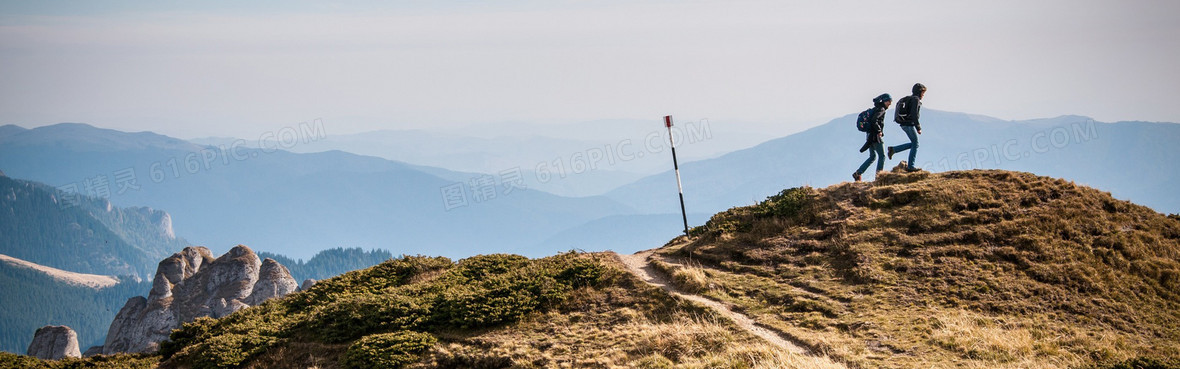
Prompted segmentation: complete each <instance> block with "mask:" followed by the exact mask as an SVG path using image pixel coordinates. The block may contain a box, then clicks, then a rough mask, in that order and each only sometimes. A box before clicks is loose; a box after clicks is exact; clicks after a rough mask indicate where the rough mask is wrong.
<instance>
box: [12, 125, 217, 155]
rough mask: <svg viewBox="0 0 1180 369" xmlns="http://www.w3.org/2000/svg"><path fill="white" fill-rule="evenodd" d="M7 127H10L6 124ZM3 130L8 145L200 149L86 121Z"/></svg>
mask: <svg viewBox="0 0 1180 369" xmlns="http://www.w3.org/2000/svg"><path fill="white" fill-rule="evenodd" d="M5 127H8V126H5ZM13 127H15V128H5V129H0V143H3V144H4V145H5V146H37V145H44V144H53V145H55V146H56V147H58V148H70V149H75V150H79V151H119V150H140V149H145V148H163V149H174V150H185V151H199V150H200V148H201V147H200V146H197V145H195V144H192V143H190V142H188V141H184V140H181V139H177V138H172V137H168V136H164V135H161V134H157V133H154V132H150V131H144V132H123V131H118V130H113V129H106V128H99V127H95V126H92V125H90V124H86V123H58V124H53V125H48V126H42V127H37V128H33V129H24V128H20V127H16V126H13Z"/></svg>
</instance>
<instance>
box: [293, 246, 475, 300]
mask: <svg viewBox="0 0 1180 369" xmlns="http://www.w3.org/2000/svg"><path fill="white" fill-rule="evenodd" d="M453 266H454V264H453V263H452V262H451V259H448V258H445V257H424V256H405V257H402V258H401V259H393V260H389V261H386V262H384V263H381V264H377V265H375V266H373V267H371V268H369V269H364V270H357V271H352V272H348V273H344V274H343V275H340V276H337V277H335V278H331V279H328V280H324V281H320V282H319V283H316V284H315V286H313V287H312V288H311V289H309V290H307V291H302V292H298V293H293V294H291V295H288V296H287V297H286V298H285V299H284V301H285V302H284V303H285V304H287V306H289V307H290V308H292V309H294V310H306V309H310V308H313V307H315V306H319V305H323V304H326V303H329V302H332V301H336V300H339V299H340V298H341V297H343V296H347V295H374V294H380V293H383V292H385V291H386V290H388V289H390V288H394V287H398V286H402V285H405V284H406V283H409V282H410V280H411V279H412V278H413V277H414V276H417V275H421V274H424V273H427V272H431V271H435V270H442V269H448V268H451V267H453Z"/></svg>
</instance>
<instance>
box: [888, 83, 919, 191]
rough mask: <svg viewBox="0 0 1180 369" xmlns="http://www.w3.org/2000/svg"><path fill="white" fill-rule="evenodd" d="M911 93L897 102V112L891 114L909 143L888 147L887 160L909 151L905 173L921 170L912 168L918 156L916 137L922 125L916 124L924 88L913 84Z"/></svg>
mask: <svg viewBox="0 0 1180 369" xmlns="http://www.w3.org/2000/svg"><path fill="white" fill-rule="evenodd" d="M912 91H913V93H914V94H913V95H910V96H906V97H903V98H901V100H897V110H896V111H894V112H893V121H894V122H897V124H900V125H901V130H902V131H905V135H906V136H909V138H910V142H909V143H904V144H901V145H897V146H890V147H889V160H893V154H896V153H899V152H902V151H906V150H910V160H909V161H907V162H906V168H905V170H906V171H907V172H916V171H919V170H922V168H918V167H916V166H914V160H915V158H916V157H917V156H918V135H920V134H922V123H920V122H918V113H919V112H920V111H921V110H922V96H925V95H926V86H924V85H922V84H921V83H915V84H914V88H913V89H912Z"/></svg>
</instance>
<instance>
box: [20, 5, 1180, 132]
mask: <svg viewBox="0 0 1180 369" xmlns="http://www.w3.org/2000/svg"><path fill="white" fill-rule="evenodd" d="M136 3H137V2H130V1H117V2H103V1H73V2H71V1H66V2H56V1H55V2H49V1H31V2H15V1H8V0H2V1H0V124H18V125H21V126H25V127H33V126H40V125H46V124H53V123H58V122H67V121H68V122H86V123H91V124H94V125H97V126H101V127H109V128H116V129H122V130H131V131H138V130H153V131H157V132H161V133H165V134H169V135H173V136H179V137H185V138H187V137H198V136H210V135H218V136H240V137H249V136H252V135H257V134H258V132H263V131H266V130H272V129H275V128H276V127H282V126H285V125H291V124H296V123H298V122H303V121H309V120H312V119H316V118H322V119H323V121H324V123H325V124H326V126H327V128H328V130H329V133H330V134H338V133H352V132H359V131H365V130H373V129H385V128H389V129H396V128H420V127H431V126H435V127H438V126H458V125H464V124H471V123H481V122H503V121H523V122H537V123H547V122H577V121H587V120H594V119H602V118H637V119H652V120H653V121H658V119H659V118H660V117H662V116H663V115H666V114H674V115H676V116H677V117H680V118H681V119H701V118H708V119H710V120H711V121H714V122H721V121H752V122H761V123H765V124H768V125H770V126H771V127H774V129H776V130H778V129H781V130H782V131H784V132H793V131H797V130H799V129H801V128H803V127H806V126H810V125H815V124H819V123H822V122H826V121H827V120H829V119H831V118H834V117H837V116H841V115H844V114H848V113H852V112H855V111H859V110H862V109H864V108H866V107H868V105H869V100H870V99H871V98H872V97H873V96H875V95H876V94H879V93H881V92H889V93H891V94H894V95H895V96H897V95H903V94H906V93H908V92H909V89H910V85H912V84H913V83H914V82H917V81H921V82H923V83H925V84H926V85H927V86H928V87H929V92H928V94H927V97H926V101H925V104H926V105H925V106H926V107H928V108H934V109H940V110H949V111H961V112H968V113H977V114H984V115H990V116H995V117H998V118H1002V119H1027V118H1042V117H1053V116H1058V115H1063V114H1080V115H1088V116H1091V117H1094V118H1096V119H1098V120H1102V121H1117V120H1148V121H1172V122H1180V109H1176V106H1177V104H1178V103H1177V101H1180V68H1178V67H1177V66H1178V65H1180V22H1176V21H1175V19H1176V14H1180V2H1178V1H1173V0H1166V1H1101V2H1100V1H1077V0H1068V1H1028V0H1018V1H1006V0H1000V1H997V0H988V1H946V0H933V1H781V0H775V1H734V0H727V1H634V0H632V1H553V0H550V1H528V2H513V1H501V2H495V3H494V4H495V5H486V4H483V3H479V2H471V1H461V2H447V1H414V2H401V3H398V4H394V5H389V4H384V3H383V2H376V1H373V2H335V3H331V4H320V3H319V2H312V1H266V2H258V3H253V5H240V4H236V2H229V1H222V2H201V3H202V4H201V5H192V4H189V3H193V2H181V1H151V2H146V1H145V2H140V3H143V4H147V5H148V7H142V6H138V5H136ZM932 123H933V124H936V123H934V122H932ZM510 133H516V132H506V134H510Z"/></svg>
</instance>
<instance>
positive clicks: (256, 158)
mask: <svg viewBox="0 0 1180 369" xmlns="http://www.w3.org/2000/svg"><path fill="white" fill-rule="evenodd" d="M88 127H89V126H82V125H73V124H70V125H66V126H65V127H55V126H48V127H39V128H35V129H30V130H25V131H22V132H19V133H15V134H11V135H9V136H6V137H4V138H2V139H0V168H4V169H5V171H6V172H7V173H8V175H11V176H15V177H19V178H28V179H32V180H37V181H44V182H47V183H53V184H55V185H59V186H60V185H63V184H75V185H77V186H78V187H79V188H84V187H85V186H84V185H85V184H86V183H87V182H86V181H87V180H96V179H97V180H102V179H104V178H105V180H106V181H107V182H108V183H109V184H110V186H109V188H108V189H109V198H110V201H112V202H114V203H116V204H125V205H147V206H151V207H153V208H160V209H168V211H169V213H170V214H171V217H172V219H173V221H174V224H175V227H176V232H177V233H178V234H183V235H185V237H187V238H189V239H191V240H194V241H195V243H196V244H203V245H209V246H210V247H212V248H213V249H214V250H218V251H224V248H226V247H228V246H229V245H235V244H249V245H252V246H254V247H255V248H256V249H257V250H259V251H267V252H276V253H280V254H283V255H288V256H291V257H296V258H304V259H306V258H310V257H311V256H312V255H314V254H315V252H316V251H318V250H321V249H324V248H329V247H361V248H369V249H371V248H385V249H388V250H394V251H396V252H398V253H406V254H420V253H427V252H429V253H444V254H448V255H451V256H463V255H473V254H476V253H478V252H480V250H488V249H494V248H504V249H507V248H513V249H515V248H519V247H520V246H522V245H525V246H527V245H534V244H536V243H539V242H540V241H542V240H544V239H545V238H547V237H549V236H550V235H552V234H555V233H557V232H560V231H561V230H562V229H567V228H570V227H575V226H578V225H580V224H582V223H585V222H588V221H591V220H594V219H598V218H602V217H604V216H610V215H616V214H625V213H628V212H631V209H630V207H629V206H626V205H623V204H620V203H617V202H614V201H612V200H610V199H606V198H603V197H591V198H568V197H561V196H555V195H552V194H548V193H544V192H541V191H536V190H533V189H528V188H523V187H514V186H511V184H512V182H511V180H512V178H511V173H509V174H507V175H495V176H482V177H481V176H479V175H476V174H471V175H470V176H465V175H463V174H458V173H454V172H449V171H446V170H444V169H439V168H424V167H421V166H415V165H409V164H405V163H400V162H394V161H389V160H385V159H380V158H376V157H370V156H361V155H356V154H351V153H345V152H341V151H328V152H320V153H308V154H296V153H292V152H288V151H283V150H268V149H251V148H246V147H232V148H228V150H226V151H220V150H219V149H214V148H210V147H201V146H198V145H193V144H189V143H182V144H176V143H175V142H174V141H173V140H175V139H172V138H169V137H165V136H159V135H140V134H120V133H117V131H110V130H102V129H98V128H93V127H89V128H88ZM63 132H64V133H63ZM112 132H114V133H112ZM91 134H93V135H97V136H102V137H108V136H109V137H110V139H102V140H95V139H91V138H88V137H89V135H91ZM120 139H126V140H128V141H129V142H123V141H120ZM145 140H146V141H145ZM17 158H20V159H19V160H18V159H17ZM119 173H122V174H132V175H133V176H132V177H133V178H134V179H135V184H136V187H137V188H135V189H130V188H129V189H126V190H122V189H120V188H118V187H117V186H115V183H116V177H117V174H119ZM439 175H445V176H447V177H450V178H449V179H448V178H442V177H440V176H439ZM452 190H453V191H452ZM448 191H450V192H448ZM447 196H450V197H447ZM219 248H221V249H219ZM440 248H445V249H440ZM523 252H524V253H526V254H529V255H544V254H549V253H553V252H556V250H525V251H523Z"/></svg>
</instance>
